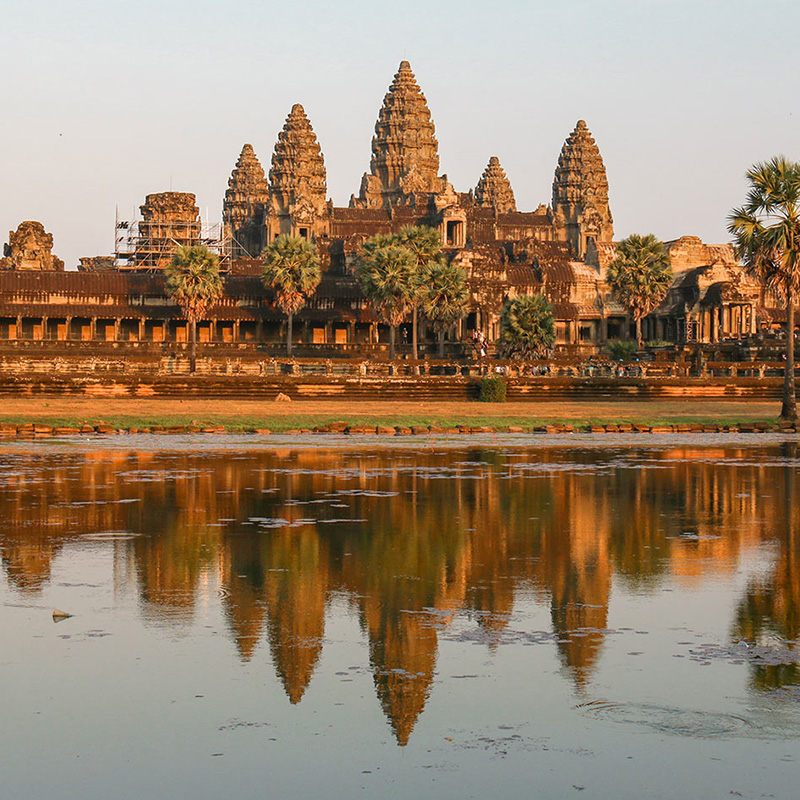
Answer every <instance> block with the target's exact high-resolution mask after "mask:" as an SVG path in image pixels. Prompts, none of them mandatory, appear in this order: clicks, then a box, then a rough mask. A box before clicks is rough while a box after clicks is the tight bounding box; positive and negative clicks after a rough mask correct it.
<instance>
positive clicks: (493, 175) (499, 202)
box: [475, 156, 517, 214]
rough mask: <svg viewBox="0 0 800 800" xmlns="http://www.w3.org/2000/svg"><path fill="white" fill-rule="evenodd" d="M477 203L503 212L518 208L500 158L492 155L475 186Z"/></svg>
mask: <svg viewBox="0 0 800 800" xmlns="http://www.w3.org/2000/svg"><path fill="white" fill-rule="evenodd" d="M475 205H477V206H480V207H481V208H491V209H494V210H495V211H497V212H499V213H501V214H508V213H510V212H512V211H516V210H517V203H516V201H515V200H514V190H513V189H512V188H511V181H509V179H508V178H507V177H506V173H505V170H504V169H503V168H502V167H501V166H500V159H498V158H497V156H492V157H491V158H490V159H489V163H488V165H487V166H486V169H485V170H484V171H483V175H481V179H480V180H479V181H478V185H477V186H476V187H475Z"/></svg>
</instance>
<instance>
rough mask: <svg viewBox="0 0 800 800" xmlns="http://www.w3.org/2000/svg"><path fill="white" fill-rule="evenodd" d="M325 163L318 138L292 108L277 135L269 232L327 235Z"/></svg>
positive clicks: (296, 107)
mask: <svg viewBox="0 0 800 800" xmlns="http://www.w3.org/2000/svg"><path fill="white" fill-rule="evenodd" d="M326 194H327V183H326V173H325V160H324V158H323V156H322V150H321V149H320V146H319V142H318V141H317V136H316V134H315V133H314V130H313V128H312V127H311V123H310V122H309V120H308V117H307V116H306V112H305V111H304V109H303V106H301V105H300V104H299V103H295V105H293V106H292V110H291V112H290V113H289V116H288V117H287V118H286V123H285V124H284V126H283V130H282V131H281V132H280V133H279V134H278V141H277V143H276V144H275V151H274V153H273V154H272V167H271V169H270V171H269V206H268V212H267V228H268V231H269V233H268V235H269V238H270V239H274V238H275V237H276V236H277V235H278V234H281V233H290V234H292V235H294V236H304V237H306V238H309V239H310V238H311V237H312V236H319V235H321V234H324V233H325V232H326V231H327V226H328V217H329V213H328V202H327V200H326V197H325V196H326Z"/></svg>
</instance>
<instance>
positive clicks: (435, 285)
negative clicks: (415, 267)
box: [420, 257, 469, 330]
mask: <svg viewBox="0 0 800 800" xmlns="http://www.w3.org/2000/svg"><path fill="white" fill-rule="evenodd" d="M420 299H421V303H422V313H423V314H425V316H426V317H427V318H428V319H429V320H430V321H431V322H432V323H433V326H434V328H436V329H437V330H440V329H442V330H444V329H445V328H447V327H448V326H449V325H452V324H453V323H454V322H456V321H458V320H459V319H461V318H462V317H463V316H464V314H466V310H467V301H468V300H469V288H468V287H467V272H466V270H464V269H462V268H461V267H459V266H458V265H457V264H450V263H448V262H447V261H446V260H445V259H444V258H441V257H440V258H437V259H436V260H434V261H431V262H429V263H428V264H427V265H426V267H425V269H424V270H423V273H422V281H421V290H420Z"/></svg>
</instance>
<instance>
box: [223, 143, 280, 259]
mask: <svg viewBox="0 0 800 800" xmlns="http://www.w3.org/2000/svg"><path fill="white" fill-rule="evenodd" d="M268 201H269V190H268V187H267V179H266V176H265V175H264V168H263V167H262V166H261V162H260V161H259V160H258V158H257V157H256V154H255V152H254V151H253V145H251V144H249V143H248V144H245V145H244V147H242V152H241V153H240V154H239V159H238V161H237V162H236V166H235V167H234V169H233V172H232V173H231V177H230V178H229V179H228V188H227V190H226V191H225V200H224V202H223V204H222V225H223V237H224V238H225V239H226V240H229V241H230V243H231V244H230V247H231V256H232V257H233V258H257V257H258V256H259V255H260V254H261V251H262V250H263V249H264V245H265V244H266V241H265V238H266V228H265V224H266V222H265V220H266V211H267V203H268Z"/></svg>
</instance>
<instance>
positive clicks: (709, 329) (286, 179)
mask: <svg viewBox="0 0 800 800" xmlns="http://www.w3.org/2000/svg"><path fill="white" fill-rule="evenodd" d="M140 214H141V217H140V219H138V220H127V221H126V220H118V222H117V228H116V230H117V236H116V244H115V253H114V255H113V257H112V256H102V255H101V256H91V257H87V258H82V259H81V260H80V262H81V263H80V265H79V266H78V271H73V270H68V271H64V270H63V263H62V262H61V261H60V260H59V259H58V258H56V257H55V256H53V255H52V246H53V240H52V236H51V235H50V234H48V233H47V232H46V231H45V229H44V227H43V226H42V225H41V224H40V223H38V222H23V223H22V224H21V225H20V226H19V228H18V229H17V230H16V231H15V232H13V231H12V232H11V233H10V234H9V241H8V244H7V245H6V246H5V248H4V258H3V259H0V339H5V340H23V339H43V340H47V339H57V340H62V339H64V340H70V339H74V340H81V341H87V340H89V341H94V340H99V341H141V342H159V343H169V342H181V341H185V338H186V325H185V322H184V321H183V319H182V318H181V314H180V311H179V309H178V308H177V306H176V305H175V304H174V303H173V302H172V301H171V300H170V299H169V298H168V297H167V295H166V293H165V291H164V282H163V278H162V276H161V274H160V273H161V271H162V270H163V268H164V266H165V265H166V264H167V263H168V262H169V260H170V258H171V255H172V253H173V251H174V249H175V247H177V246H178V245H185V244H206V245H208V246H210V247H212V248H213V249H216V250H217V251H218V252H219V254H220V257H221V264H222V269H223V271H224V273H225V295H224V297H223V298H222V299H221V300H220V301H219V302H218V303H217V304H216V305H215V306H214V307H213V308H212V309H210V312H209V315H208V317H207V320H206V321H205V322H203V323H202V324H201V326H200V336H201V341H204V342H220V343H229V344H236V345H247V344H253V345H259V346H265V345H269V344H275V345H276V346H278V345H279V344H280V343H281V342H282V341H283V336H284V333H285V327H284V323H285V320H284V316H283V314H282V313H281V312H280V310H279V309H278V307H277V305H276V303H275V298H274V296H273V295H272V293H271V292H270V291H268V290H266V289H264V287H263V286H262V285H261V282H260V279H259V276H260V270H261V267H260V263H259V260H258V259H259V256H260V254H261V252H262V250H263V248H264V247H265V246H266V245H267V244H268V243H269V242H270V241H272V240H273V239H274V238H275V237H277V236H278V235H280V234H282V233H286V234H292V235H295V236H301V237H304V238H307V239H309V240H312V241H313V242H314V243H315V245H316V247H317V250H318V252H319V254H320V256H321V260H322V267H323V280H322V283H321V284H320V286H319V288H318V290H317V292H316V294H315V295H314V296H313V297H312V298H311V300H310V301H309V303H308V304H307V306H306V307H305V308H304V309H303V310H302V311H301V312H300V313H299V314H298V317H297V324H296V325H295V327H294V330H295V338H296V342H295V344H296V345H297V347H298V350H297V352H298V354H301V355H315V354H317V355H319V354H324V355H326V356H330V355H335V354H337V353H340V354H344V353H353V352H359V353H360V354H362V355H366V356H373V355H379V354H381V353H383V352H384V351H385V349H386V343H387V341H388V329H387V328H386V326H385V325H383V324H382V323H380V322H379V320H378V319H377V317H376V316H375V315H374V313H373V311H372V310H371V308H370V306H369V304H368V303H367V302H366V299H365V298H364V296H363V295H362V293H361V291H360V289H359V287H358V284H357V282H356V280H355V275H354V261H355V259H356V257H357V255H358V252H359V248H360V246H361V245H362V244H363V242H364V241H365V240H366V239H367V238H368V237H370V236H373V235H374V234H378V233H391V232H397V231H399V230H400V229H401V228H403V227H405V226H409V225H412V226H413V225H426V226H430V227H433V228H435V229H436V230H438V231H439V233H440V234H441V238H442V242H443V245H444V250H445V254H446V256H447V258H448V259H450V260H451V261H454V262H456V263H458V264H459V265H461V266H462V267H464V268H465V269H466V270H467V274H468V284H469V288H470V302H469V309H468V313H467V315H466V316H465V318H464V319H463V320H462V321H461V322H460V323H458V324H457V325H454V326H453V328H452V330H450V331H449V332H448V336H447V338H448V343H447V348H448V354H449V355H450V356H458V355H463V354H464V353H466V352H467V346H466V344H465V343H467V342H469V341H470V339H471V336H472V334H473V332H474V331H480V332H482V333H483V334H484V335H485V337H486V338H487V340H488V341H489V342H493V341H495V340H496V339H497V337H498V334H499V319H500V311H501V308H502V306H503V303H504V301H506V300H507V299H510V298H513V297H515V296H518V295H524V294H535V293H542V294H544V295H545V296H546V297H547V298H548V299H549V300H550V302H551V303H552V305H553V308H554V313H555V316H556V331H557V345H558V347H559V348H560V349H561V350H562V351H564V352H569V353H576V354H591V353H594V352H596V351H597V350H598V348H599V347H601V346H602V345H604V344H605V343H606V342H607V341H609V340H612V339H627V338H630V336H631V320H630V318H629V315H628V313H627V311H626V309H625V308H623V307H622V306H621V305H620V304H619V303H618V302H617V300H616V299H615V297H614V296H613V294H612V293H611V291H610V289H609V287H608V285H607V284H606V281H605V271H606V268H607V266H608V264H609V263H610V261H611V260H612V259H613V257H614V253H615V250H616V245H615V243H614V223H613V217H612V214H611V209H610V205H609V182H608V177H607V175H606V169H605V164H604V162H603V158H602V156H601V153H600V149H599V147H598V145H597V143H596V141H595V139H594V138H593V136H592V134H591V132H590V131H589V128H588V126H587V124H586V122H584V121H583V120H579V121H578V122H577V124H576V125H575V128H574V129H573V130H572V131H571V132H570V133H569V134H568V135H567V137H566V140H565V142H564V144H563V147H562V148H561V151H560V154H559V157H558V162H557V164H556V167H555V174H554V179H553V185H552V194H551V197H550V202H549V205H545V204H541V205H539V206H538V207H537V208H535V209H533V210H529V211H520V210H518V209H517V204H516V200H515V196H514V190H513V188H512V183H511V180H510V179H509V176H507V175H506V172H505V171H504V169H503V167H502V166H501V163H500V160H499V158H498V157H497V156H491V157H490V158H489V160H488V164H487V166H486V168H485V170H484V171H483V174H482V175H480V176H476V183H475V186H474V188H472V189H469V190H467V191H463V192H462V191H458V190H456V189H455V188H454V187H453V185H452V184H451V183H450V181H449V180H448V177H447V175H444V174H439V145H438V141H437V139H436V130H435V125H434V121H433V118H432V115H431V112H430V109H429V107H428V102H427V100H426V98H425V95H424V94H423V93H422V91H421V89H420V87H419V85H418V83H417V80H416V77H415V75H414V73H413V72H412V70H411V66H410V64H409V63H408V62H407V61H402V62H401V63H400V66H399V68H398V70H397V73H396V74H395V76H394V79H393V81H392V82H391V85H390V86H389V89H388V91H387V93H386V95H385V97H384V98H383V103H382V105H381V107H380V109H379V111H378V117H377V122H376V124H375V131H374V136H373V138H372V153H371V158H370V161H369V168H368V171H367V172H365V173H364V175H363V177H362V179H361V184H360V187H359V189H358V192H357V194H353V195H352V196H351V198H350V201H349V204H348V205H347V206H346V207H343V206H335V205H334V204H333V202H332V201H331V200H330V199H329V198H328V196H327V182H326V168H325V160H324V156H323V151H322V148H321V146H320V143H319V141H318V139H317V136H316V134H315V132H314V129H313V126H312V123H311V121H310V120H309V118H308V116H307V114H306V112H305V109H304V108H303V106H301V105H300V104H295V105H294V106H292V108H291V110H290V112H289V114H288V116H287V118H286V122H285V124H284V126H283V129H282V130H281V131H280V132H279V133H278V136H277V141H276V144H275V147H274V151H273V153H272V157H271V162H270V167H269V172H268V174H266V173H265V169H264V167H263V166H262V164H261V162H260V161H259V158H258V156H257V155H256V153H255V151H254V149H253V147H252V145H251V144H249V143H248V144H244V145H243V147H242V149H241V152H240V154H239V157H238V159H237V160H236V163H235V165H234V167H233V170H232V172H231V175H230V178H229V180H228V188H227V190H226V192H225V195H224V198H223V201H222V224H221V226H220V228H219V229H218V230H216V231H214V230H211V229H208V228H206V227H204V225H203V222H202V220H201V218H200V213H199V208H198V206H197V203H196V198H195V196H194V195H193V194H191V193H186V192H172V191H170V192H159V193H153V194H149V195H148V196H147V197H146V199H145V202H144V204H143V205H142V206H141V207H140ZM667 246H668V248H669V253H670V258H671V262H672V268H673V272H674V274H675V281H674V284H673V286H672V289H671V290H670V292H669V295H668V297H667V299H666V300H665V301H664V303H663V304H662V305H661V306H660V307H659V308H658V309H657V310H656V311H655V312H654V313H653V314H651V315H650V316H649V317H648V318H647V319H646V320H645V323H644V328H645V336H646V338H647V339H650V340H666V341H671V342H676V343H681V342H723V341H726V340H729V339H735V338H741V337H746V336H749V335H752V334H755V333H757V332H758V331H759V330H761V329H764V328H767V327H771V326H773V325H775V324H777V323H778V322H779V321H780V313H779V312H777V311H776V310H775V308H774V307H775V305H776V303H775V302H774V301H772V300H771V299H770V298H769V297H768V296H766V295H765V293H764V290H763V289H762V288H761V287H760V286H759V285H758V284H756V283H755V282H754V281H753V280H752V279H751V278H749V277H747V276H746V275H745V273H744V272H743V270H742V268H741V267H740V265H739V264H738V263H737V261H736V259H735V257H734V254H733V250H732V248H731V247H730V245H706V244H704V243H703V242H701V241H700V240H699V239H697V238H696V237H691V236H684V237H682V238H680V239H676V240H674V241H671V242H668V243H667ZM32 273H37V275H33V274H32ZM55 273H60V274H55ZM421 341H422V343H423V352H426V348H427V349H428V351H429V354H430V353H433V343H434V334H433V331H432V330H431V329H428V328H426V326H424V325H423V326H422V330H421Z"/></svg>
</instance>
